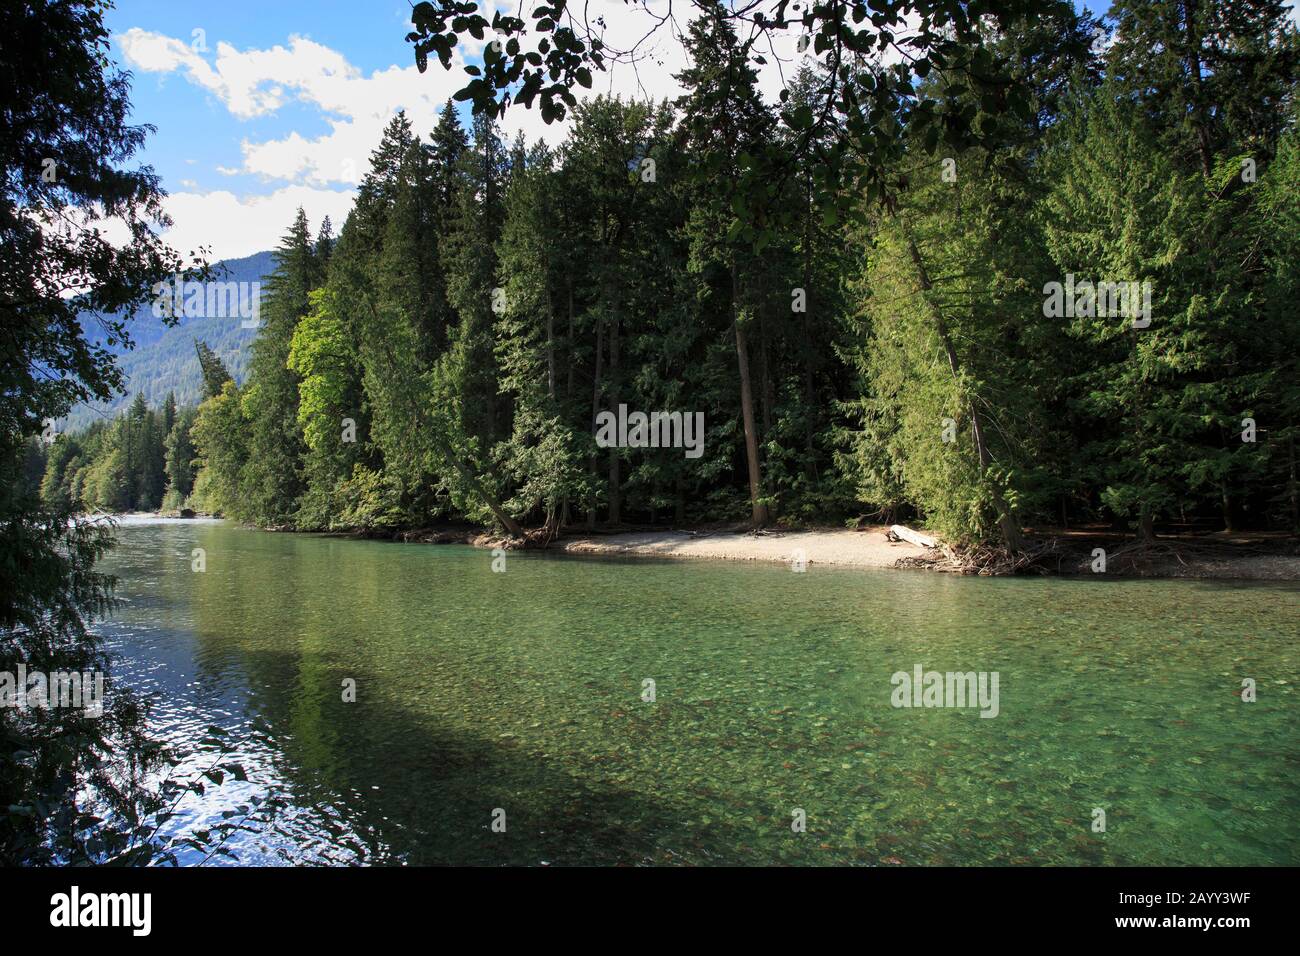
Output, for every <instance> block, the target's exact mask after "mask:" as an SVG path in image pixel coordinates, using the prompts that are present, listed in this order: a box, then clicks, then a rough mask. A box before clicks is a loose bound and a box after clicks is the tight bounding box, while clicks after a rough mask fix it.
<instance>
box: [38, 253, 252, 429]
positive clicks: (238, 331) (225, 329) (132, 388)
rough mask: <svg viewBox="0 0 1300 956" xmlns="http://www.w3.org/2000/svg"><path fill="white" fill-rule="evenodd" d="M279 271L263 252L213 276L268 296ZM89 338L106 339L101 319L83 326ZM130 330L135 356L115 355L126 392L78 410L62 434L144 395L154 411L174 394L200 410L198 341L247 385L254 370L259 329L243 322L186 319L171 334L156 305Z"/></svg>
mask: <svg viewBox="0 0 1300 956" xmlns="http://www.w3.org/2000/svg"><path fill="white" fill-rule="evenodd" d="M274 269H275V261H274V259H273V258H272V254H271V253H270V252H259V253H256V254H255V255H251V256H246V257H244V258H242V259H226V260H224V261H222V262H218V263H216V264H214V266H213V270H212V275H213V278H214V280H215V281H220V282H261V283H262V292H263V294H265V292H266V277H267V276H268V275H270V273H271V272H272V271H273V270H274ZM83 327H84V328H85V330H86V335H87V337H88V338H90V339H91V340H92V341H94V342H96V344H102V336H101V335H99V334H97V333H99V332H100V329H99V326H98V324H97V323H96V321H95V317H94V316H93V315H92V316H88V317H87V318H86V319H85V320H84V321H83ZM128 328H129V329H130V332H131V341H132V343H133V345H134V348H132V349H131V350H130V351H126V350H124V349H122V348H121V346H112V347H110V348H109V351H111V352H113V353H114V354H115V355H116V356H117V362H118V364H119V365H120V366H121V368H122V370H123V372H125V373H126V392H125V394H123V395H120V396H118V398H117V399H116V400H115V401H113V402H112V403H110V404H107V405H96V406H93V407H92V406H89V405H78V406H77V407H75V408H74V409H73V410H72V412H71V414H69V415H68V417H67V418H66V419H65V420H64V421H63V422H62V423H60V426H59V427H60V430H65V431H76V430H78V429H81V428H84V427H85V426H87V425H89V424H90V423H91V422H93V421H95V420H96V419H97V418H100V417H105V416H106V417H109V418H112V417H113V416H115V415H117V414H118V413H119V412H120V411H122V410H124V409H125V408H126V407H127V406H128V405H129V404H130V403H131V401H132V400H133V399H134V398H135V395H136V393H137V392H143V393H144V398H145V401H146V402H147V403H148V404H149V406H150V407H151V408H157V407H159V406H161V405H162V403H163V402H164V401H166V400H167V393H168V392H175V393H176V404H177V405H178V406H180V407H184V406H186V405H196V404H198V402H199V400H200V398H201V397H202V393H203V376H202V374H201V372H200V371H199V360H198V357H197V356H196V355H195V352H194V340H195V339H198V340H199V341H201V342H206V343H207V344H208V345H209V346H210V347H211V348H212V350H213V351H214V352H216V353H217V355H219V356H220V357H221V360H222V361H223V362H225V363H226V368H227V369H229V370H230V374H231V375H233V376H234V377H235V381H237V382H239V383H241V384H242V383H243V381H244V376H245V374H246V371H247V367H248V359H249V349H248V346H249V345H250V344H251V343H252V341H253V337H254V336H255V335H256V334H257V330H256V329H246V328H243V326H242V320H241V319H240V318H239V317H238V316H231V317H228V318H225V317H223V318H217V317H206V318H181V319H180V321H179V322H178V323H177V324H176V325H175V326H173V327H171V328H168V327H167V326H166V325H165V324H164V323H163V320H162V319H160V318H157V317H155V316H154V314H153V308H152V306H151V305H146V306H143V307H142V308H140V309H138V310H137V311H136V313H135V315H134V316H132V318H131V321H130V323H129V326H128Z"/></svg>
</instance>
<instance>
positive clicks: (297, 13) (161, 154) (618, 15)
mask: <svg viewBox="0 0 1300 956" xmlns="http://www.w3.org/2000/svg"><path fill="white" fill-rule="evenodd" d="M497 3H501V4H502V5H503V6H508V8H509V9H510V12H514V9H515V4H513V3H509V4H507V3H506V2H505V0H486V2H485V4H484V5H485V6H486V9H487V11H488V12H487V14H486V15H487V16H488V17H489V19H490V17H491V10H492V9H493V5H494V4H497ZM1083 6H1084V7H1086V8H1090V9H1092V10H1094V11H1096V10H1098V9H1100V7H1101V4H1099V3H1084V4H1083ZM410 9H411V7H410V4H409V3H407V2H406V0H377V2H375V0H367V2H365V3H361V2H356V0H351V2H345V0H313V2H302V0H261V2H253V0H224V2H221V3H192V2H187V0H119V5H118V6H117V8H115V9H113V10H111V11H110V12H109V14H108V18H107V22H108V26H109V29H110V31H111V33H112V38H113V47H112V55H113V56H114V58H115V59H116V60H117V62H118V63H119V64H120V65H122V66H123V67H124V68H126V69H128V70H130V71H131V72H132V74H133V81H132V102H133V106H134V120H135V122H138V123H149V124H152V125H154V126H155V127H157V132H156V133H155V134H154V135H153V136H152V137H150V139H149V141H148V144H147V146H146V147H145V149H144V151H143V156H142V158H143V160H144V161H145V162H147V163H150V164H151V165H153V167H154V168H155V169H156V170H157V171H158V172H159V174H160V175H161V177H162V180H163V185H164V187H165V188H166V189H167V191H168V192H169V193H170V194H171V195H170V197H169V198H168V201H167V209H168V212H169V214H170V215H171V216H172V218H173V219H174V220H175V226H174V228H173V229H172V230H170V231H169V232H168V234H167V239H168V241H169V242H170V243H171V244H172V245H173V246H174V247H176V248H177V249H180V250H181V251H182V252H185V251H188V250H191V249H194V248H196V247H197V246H199V245H205V246H207V247H208V248H209V250H210V255H211V256H212V258H213V259H221V258H227V257H233V256H244V255H250V254H252V253H254V252H258V251H261V250H263V249H268V248H271V247H273V246H274V245H275V244H276V242H277V240H278V238H279V236H280V235H281V234H282V233H283V232H284V230H285V229H286V228H287V226H288V224H289V222H290V221H291V219H292V217H293V213H294V210H295V209H296V208H297V207H298V206H299V205H301V206H303V207H304V208H305V209H306V210H307V214H308V217H309V218H310V219H311V221H312V223H313V227H314V226H315V225H316V224H317V223H319V221H320V219H321V218H322V217H323V216H325V215H329V216H331V217H332V219H333V220H334V222H335V225H336V228H337V227H338V226H340V225H341V224H342V221H343V219H344V217H345V216H346V214H347V210H348V209H349V208H350V206H351V202H352V197H353V195H354V190H355V187H356V184H357V182H358V181H359V180H360V177H361V176H362V175H363V174H364V173H365V170H366V168H367V164H368V159H369V154H370V151H371V149H373V148H374V146H375V144H376V143H377V142H378V139H379V133H380V131H381V130H382V129H383V126H384V124H385V123H386V122H387V121H388V119H389V118H390V117H391V116H392V115H393V113H395V112H396V111H397V110H398V109H399V108H400V109H405V110H406V111H407V114H408V115H409V116H410V117H411V118H412V121H413V122H414V124H415V127H416V129H417V130H419V131H421V132H424V131H427V130H429V129H430V128H432V125H433V121H434V118H435V115H436V112H437V111H438V109H440V108H441V106H442V104H443V103H445V101H446V100H447V99H448V98H449V97H450V96H451V94H452V93H453V92H455V90H456V89H457V88H459V86H460V85H462V84H463V74H462V73H460V71H459V70H453V71H451V72H447V71H445V70H443V69H442V68H441V67H440V66H439V65H438V64H437V63H436V61H435V62H434V63H432V64H431V65H430V68H429V70H428V72H427V73H425V74H423V75H421V74H419V73H417V72H416V70H415V67H414V65H413V62H412V54H411V49H410V46H409V45H408V44H407V43H406V42H405V40H404V36H405V33H406V30H407V29H408V28H409V14H410ZM589 9H590V11H591V16H592V17H594V16H596V15H597V14H600V15H603V16H604V17H605V20H606V23H607V27H608V31H607V34H606V37H607V42H609V43H610V44H611V45H613V46H617V45H619V41H620V40H622V39H631V38H632V37H633V36H634V35H639V34H634V31H636V30H638V29H643V28H644V24H645V20H644V17H643V16H642V15H639V14H638V13H636V12H629V10H628V8H627V7H626V6H625V5H624V3H623V0H590V3H589ZM789 40H790V44H791V46H790V49H789V50H788V51H784V50H778V51H777V52H778V53H782V54H783V55H788V56H790V57H793V56H794V49H793V43H794V38H793V37H791V38H789ZM466 42H468V44H469V45H468V46H465V45H462V46H460V47H458V51H460V52H459V55H463V56H466V57H468V59H469V62H474V61H476V60H477V59H478V54H479V51H480V50H481V44H474V43H473V41H472V38H470V37H467V36H463V37H462V44H465V43H466ZM650 53H651V54H652V55H651V57H650V58H648V59H647V60H645V61H643V62H642V64H641V65H640V67H639V69H638V70H637V71H635V72H634V71H632V70H630V69H627V68H619V69H618V70H616V71H615V72H614V73H612V74H607V75H605V76H604V77H601V76H599V75H598V77H597V83H596V88H595V89H594V90H593V91H591V94H589V95H594V94H595V93H599V92H613V93H618V94H620V95H623V96H625V97H628V96H638V95H640V96H644V95H651V96H654V97H655V98H659V97H663V96H671V95H675V93H676V91H677V88H676V84H675V83H674V82H673V80H672V74H673V73H675V72H677V71H678V70H680V69H681V68H682V66H683V65H684V63H683V61H684V58H683V56H682V52H681V46H680V44H679V43H678V42H676V39H675V38H674V37H673V36H671V35H670V34H669V33H666V32H663V33H661V34H660V35H658V36H657V37H656V38H655V40H654V41H653V43H652V45H651V47H650ZM761 82H762V85H763V87H764V90H765V92H766V93H767V94H768V95H769V96H774V95H775V93H776V91H777V90H778V89H779V88H780V85H781V79H780V76H779V75H778V74H777V73H776V71H775V69H774V68H769V69H768V71H767V72H766V73H765V74H764V75H763V76H762V77H761ZM502 126H503V131H504V133H505V135H506V136H507V137H513V136H514V134H515V132H516V131H521V130H522V131H523V132H524V134H525V135H526V136H527V137H528V138H529V139H530V140H532V139H535V138H537V137H539V136H542V137H545V138H547V139H548V140H551V141H555V140H557V139H558V138H559V137H561V136H562V135H563V129H562V128H556V127H546V126H545V125H544V124H543V123H542V122H541V120H540V118H539V117H538V115H537V113H536V111H525V110H523V109H522V108H515V109H512V110H510V111H509V112H508V114H507V116H506V118H505V120H504V122H503V123H502Z"/></svg>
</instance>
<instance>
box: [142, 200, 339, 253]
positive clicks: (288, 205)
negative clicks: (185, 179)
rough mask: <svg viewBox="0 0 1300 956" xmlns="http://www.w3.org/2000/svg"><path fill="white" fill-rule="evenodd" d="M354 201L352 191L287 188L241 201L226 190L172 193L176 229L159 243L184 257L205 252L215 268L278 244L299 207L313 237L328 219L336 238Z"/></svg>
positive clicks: (168, 204)
mask: <svg viewBox="0 0 1300 956" xmlns="http://www.w3.org/2000/svg"><path fill="white" fill-rule="evenodd" d="M355 199H356V193H355V192H353V191H351V190H346V191H340V190H334V189H315V188H312V187H310V186H285V187H284V188H283V189H279V190H276V191H275V192H273V193H271V194H270V195H266V196H243V197H239V196H236V195H235V194H234V193H231V192H227V191H225V190H216V191H213V192H207V193H199V192H183V193H173V194H172V195H170V196H168V197H167V199H166V200H165V207H166V210H167V212H168V214H169V215H170V216H171V217H172V220H173V221H174V222H175V225H174V226H173V227H172V228H171V229H169V230H167V232H166V233H164V235H163V238H164V239H165V240H166V241H167V243H168V245H170V246H171V247H172V248H173V249H176V250H178V251H180V252H181V253H183V254H184V253H188V252H189V251H190V250H196V249H198V248H199V247H200V246H207V247H209V248H210V249H211V254H210V258H211V260H212V261H213V262H215V261H217V260H218V259H231V258H237V257H239V256H251V255H252V254H253V253H255V252H261V251H263V250H264V249H268V248H271V247H272V246H273V245H276V244H278V241H279V238H280V237H281V236H282V235H284V233H285V232H286V231H287V230H288V228H289V225H290V223H292V222H293V217H294V214H295V213H296V212H297V209H298V207H299V206H301V207H302V208H303V210H304V211H305V212H306V213H307V219H308V221H309V222H310V223H311V228H312V231H313V233H314V232H315V231H316V230H317V229H319V228H320V223H321V220H323V219H324V218H325V217H326V216H329V217H330V219H331V220H332V221H333V223H334V231H335V233H336V234H337V233H338V230H339V229H340V228H341V227H342V225H343V220H344V219H346V218H347V215H348V212H349V210H351V208H352V203H353V201H354V200H355Z"/></svg>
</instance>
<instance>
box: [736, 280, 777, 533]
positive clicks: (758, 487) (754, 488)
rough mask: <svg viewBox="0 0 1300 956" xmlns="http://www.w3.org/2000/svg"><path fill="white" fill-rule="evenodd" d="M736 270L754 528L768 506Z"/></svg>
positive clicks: (742, 408)
mask: <svg viewBox="0 0 1300 956" xmlns="http://www.w3.org/2000/svg"><path fill="white" fill-rule="evenodd" d="M736 291H737V282H736V267H735V264H734V263H733V265H732V267H731V325H732V328H734V329H735V330H736V361H737V363H738V364H739V366H740V413H741V417H742V418H743V420H744V423H745V461H746V463H747V464H748V466H749V502H750V506H751V508H752V509H753V511H752V515H751V521H752V523H753V525H754V527H755V528H761V527H763V525H765V524H767V521H768V516H767V505H765V504H764V503H763V502H762V501H761V500H760V499H761V498H762V497H763V475H762V470H761V467H760V465H759V462H758V433H757V429H756V428H755V425H754V395H753V390H752V389H751V387H750V381H749V347H748V346H747V344H746V342H745V330H744V329H743V328H742V327H741V324H740V304H739V303H738V302H737V301H736Z"/></svg>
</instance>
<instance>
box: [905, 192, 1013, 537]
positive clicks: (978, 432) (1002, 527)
mask: <svg viewBox="0 0 1300 956" xmlns="http://www.w3.org/2000/svg"><path fill="white" fill-rule="evenodd" d="M887 208H888V209H889V216H891V217H892V219H893V220H894V221H896V222H898V224H900V225H902V220H901V217H900V216H898V209H897V206H896V203H894V200H893V198H892V196H891V198H889V199H888V202H887ZM904 234H905V235H906V239H907V255H909V256H910V259H911V263H913V267H914V268H915V269H917V276H918V278H919V281H920V290H922V293H923V297H924V298H926V300H927V302H928V303H930V306H931V308H932V311H933V315H935V332H936V333H937V336H939V341H940V343H941V345H943V346H944V354H945V356H946V358H948V367H949V368H950V369H952V372H953V378H957V380H959V378H961V362H959V360H958V359H957V349H956V347H954V346H953V339H952V336H950V334H949V333H948V323H946V321H945V320H944V313H943V312H941V311H940V308H939V307H937V306H935V304H933V303H932V302H930V297H928V293H930V291H931V290H932V289H933V284H932V282H931V280H930V271H928V269H927V268H926V261H924V260H923V259H922V258H920V250H919V248H917V241H915V239H914V238H913V235H911V232H910V230H907V229H906V226H904ZM967 411H969V412H970V416H971V438H972V440H974V441H975V454H976V457H978V459H979V467H980V476H982V477H984V480H987V481H988V483H989V492H991V493H992V496H993V509H995V510H996V511H997V527H998V531H1000V532H1001V533H1002V544H1004V545H1006V549H1008V550H1010V551H1019V550H1023V549H1024V536H1023V535H1022V533H1021V524H1019V522H1017V520H1015V518H1014V516H1013V515H1011V509H1010V506H1009V505H1008V503H1006V497H1005V496H1004V494H1002V489H1001V488H998V486H997V483H996V481H992V480H989V479H988V468H989V466H991V464H992V462H993V455H992V454H991V453H989V450H988V441H987V440H985V437H984V423H983V416H982V415H980V414H979V408H978V407H976V406H975V402H974V401H971V402H970V403H969V405H967Z"/></svg>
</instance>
